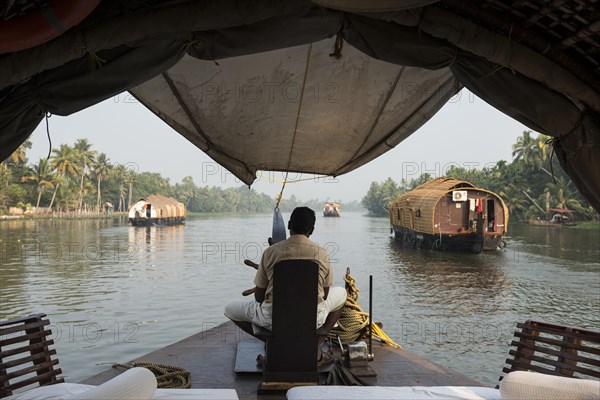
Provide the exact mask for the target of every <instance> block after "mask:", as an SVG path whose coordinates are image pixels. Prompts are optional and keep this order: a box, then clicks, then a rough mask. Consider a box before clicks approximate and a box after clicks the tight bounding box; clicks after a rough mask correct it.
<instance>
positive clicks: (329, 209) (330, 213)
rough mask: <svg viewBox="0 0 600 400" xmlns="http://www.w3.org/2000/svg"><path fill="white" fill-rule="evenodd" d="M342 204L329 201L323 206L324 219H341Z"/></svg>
mask: <svg viewBox="0 0 600 400" xmlns="http://www.w3.org/2000/svg"><path fill="white" fill-rule="evenodd" d="M340 209H341V207H340V204H339V203H336V202H334V201H327V202H325V205H324V206H323V216H324V217H339V216H340Z"/></svg>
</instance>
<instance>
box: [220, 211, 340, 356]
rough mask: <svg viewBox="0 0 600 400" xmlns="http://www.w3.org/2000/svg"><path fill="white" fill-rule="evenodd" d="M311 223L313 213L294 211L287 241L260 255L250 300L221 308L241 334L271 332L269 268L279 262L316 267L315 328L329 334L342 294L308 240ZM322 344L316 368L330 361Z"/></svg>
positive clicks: (323, 255)
mask: <svg viewBox="0 0 600 400" xmlns="http://www.w3.org/2000/svg"><path fill="white" fill-rule="evenodd" d="M315 220H316V217H315V212H314V211H313V210H311V209H310V208H308V207H298V208H296V209H295V210H294V211H293V212H292V215H291V217H290V220H289V222H288V229H289V231H290V237H289V238H288V239H286V240H283V241H281V242H279V243H275V244H273V245H272V246H270V247H269V248H268V249H266V250H265V251H264V252H263V254H262V258H261V260H260V264H259V266H258V269H257V271H256V276H255V278H254V285H255V286H256V287H255V288H254V299H250V300H246V299H238V300H232V301H230V302H229V303H228V304H227V305H226V306H225V316H226V317H227V318H229V319H231V320H232V321H233V322H234V323H235V324H236V325H237V326H239V327H240V328H241V329H243V330H244V331H245V332H247V333H249V334H251V335H253V336H254V332H253V329H252V324H256V325H258V326H262V327H264V328H266V329H269V330H270V329H271V322H272V318H271V311H272V308H273V304H272V295H273V267H274V266H275V264H277V263H278V262H279V261H283V260H311V261H314V262H316V263H317V264H318V265H319V282H318V292H317V293H318V299H317V304H318V305H317V321H316V327H317V328H318V327H321V326H323V327H324V328H325V329H326V330H327V331H330V330H331V329H332V328H333V326H334V325H335V323H336V322H337V320H338V318H339V317H340V314H341V312H342V306H343V305H344V303H345V302H346V290H345V289H344V288H342V287H332V285H333V270H332V268H331V265H330V262H329V254H328V253H327V250H325V249H324V248H323V247H321V246H319V245H318V244H316V243H315V242H313V241H311V240H310V239H309V237H310V235H312V233H313V231H314V228H315ZM259 339H262V338H259ZM324 341H325V337H319V349H318V358H317V361H318V362H319V364H324V363H326V362H329V361H332V360H333V358H332V355H331V354H330V353H326V354H322V353H321V344H322V343H323V342H324Z"/></svg>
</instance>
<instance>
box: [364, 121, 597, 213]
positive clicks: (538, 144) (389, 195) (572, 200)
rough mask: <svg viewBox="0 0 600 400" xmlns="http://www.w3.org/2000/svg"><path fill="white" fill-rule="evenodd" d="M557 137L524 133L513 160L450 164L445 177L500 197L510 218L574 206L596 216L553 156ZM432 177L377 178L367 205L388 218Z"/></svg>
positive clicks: (426, 174) (529, 132)
mask: <svg viewBox="0 0 600 400" xmlns="http://www.w3.org/2000/svg"><path fill="white" fill-rule="evenodd" d="M552 140H553V139H552V138H551V137H550V136H546V135H542V134H540V135H538V136H536V137H534V136H533V135H532V132H531V131H524V132H523V133H522V135H521V136H519V137H518V138H517V141H516V143H514V144H513V145H512V150H513V151H512V157H513V159H512V161H511V162H510V163H509V162H507V161H504V160H501V161H498V162H497V163H496V164H495V165H493V166H492V167H490V168H482V169H475V168H473V169H467V168H464V167H459V166H454V165H453V166H451V167H450V168H449V169H448V171H447V172H446V177H449V178H455V179H459V180H465V181H468V182H470V183H472V184H474V185H476V186H479V187H482V188H485V189H488V190H491V191H492V192H494V193H496V194H498V195H500V196H501V197H502V199H503V200H504V202H505V203H506V206H507V207H508V210H509V213H510V216H511V218H514V219H516V220H517V221H527V220H529V219H530V218H537V217H543V216H544V214H545V212H546V209H547V208H565V209H570V210H574V211H576V212H577V214H578V215H579V218H580V219H585V220H593V219H594V218H597V215H598V214H597V212H596V210H594V208H593V207H592V206H591V205H590V204H589V203H588V202H587V200H585V199H584V198H583V196H582V195H581V194H580V193H579V191H578V190H577V189H576V188H575V185H574V184H573V182H571V179H570V178H569V176H568V175H567V174H566V173H565V172H564V170H563V169H562V167H561V166H560V164H559V162H558V160H556V159H555V157H553V155H552ZM429 179H432V176H431V175H430V174H429V173H424V174H421V175H420V176H419V178H417V179H414V180H410V181H406V180H405V179H401V180H399V181H398V182H396V181H394V180H393V179H392V178H391V177H390V178H388V179H387V180H385V181H384V182H372V183H371V186H370V187H369V190H368V192H367V194H366V195H365V196H364V197H363V198H362V200H361V203H362V205H363V206H364V207H365V208H366V209H367V210H368V211H369V213H370V214H372V215H375V216H387V215H388V212H387V208H388V205H389V203H390V202H392V201H393V200H395V199H396V198H397V197H398V196H400V195H402V194H404V193H406V192H408V191H410V190H412V189H414V188H416V187H417V186H419V185H421V184H423V183H425V182H427V181H428V180H429Z"/></svg>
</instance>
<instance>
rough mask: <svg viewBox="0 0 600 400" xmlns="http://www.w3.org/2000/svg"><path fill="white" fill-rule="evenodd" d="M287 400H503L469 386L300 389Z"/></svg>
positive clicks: (489, 390)
mask: <svg viewBox="0 0 600 400" xmlns="http://www.w3.org/2000/svg"><path fill="white" fill-rule="evenodd" d="M287 399H288V400H364V399H377V400H404V399H406V400H422V399H471V400H501V398H500V391H499V390H497V389H492V388H486V387H467V386H398V387H394V386H299V387H295V388H292V389H290V390H288V391H287Z"/></svg>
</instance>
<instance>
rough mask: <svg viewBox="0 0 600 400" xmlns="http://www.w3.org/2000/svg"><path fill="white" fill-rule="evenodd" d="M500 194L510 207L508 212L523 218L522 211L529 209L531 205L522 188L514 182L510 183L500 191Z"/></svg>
mask: <svg viewBox="0 0 600 400" xmlns="http://www.w3.org/2000/svg"><path fill="white" fill-rule="evenodd" d="M499 195H500V196H501V197H502V200H504V202H505V203H506V206H507V207H508V212H509V213H510V214H511V215H514V216H515V217H516V218H517V219H521V218H522V215H523V214H522V213H523V212H524V211H525V210H527V207H528V205H529V203H528V201H527V199H526V198H525V196H524V195H523V193H522V192H521V189H520V188H519V187H517V185H515V184H514V183H509V184H508V185H506V186H505V187H504V189H503V190H501V191H500V193H499ZM520 217H521V218H520Z"/></svg>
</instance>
